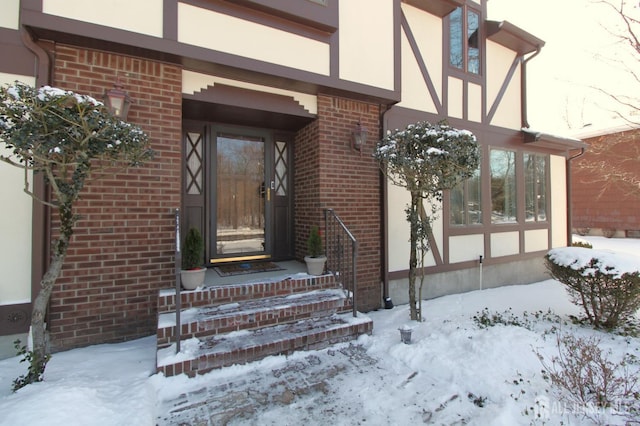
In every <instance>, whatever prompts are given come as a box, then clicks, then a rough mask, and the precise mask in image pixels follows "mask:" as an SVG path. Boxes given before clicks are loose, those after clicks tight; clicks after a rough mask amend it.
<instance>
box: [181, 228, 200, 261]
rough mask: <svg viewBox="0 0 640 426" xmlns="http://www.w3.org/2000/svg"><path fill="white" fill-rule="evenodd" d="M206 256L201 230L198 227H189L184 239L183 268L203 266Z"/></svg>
mask: <svg viewBox="0 0 640 426" xmlns="http://www.w3.org/2000/svg"><path fill="white" fill-rule="evenodd" d="M203 257H204V241H203V240H202V235H201V234H200V231H198V229H196V228H189V231H187V236H186V237H185V239H184V250H183V251H182V269H184V270H186V271H189V270H192V269H199V268H201V267H202V259H203Z"/></svg>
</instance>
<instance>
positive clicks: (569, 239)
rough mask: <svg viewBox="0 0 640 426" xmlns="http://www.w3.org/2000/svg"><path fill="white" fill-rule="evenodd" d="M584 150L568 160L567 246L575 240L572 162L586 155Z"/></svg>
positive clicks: (581, 149)
mask: <svg viewBox="0 0 640 426" xmlns="http://www.w3.org/2000/svg"><path fill="white" fill-rule="evenodd" d="M584 151H585V149H584V148H580V152H579V153H578V154H576V155H574V156H572V157H569V158H567V171H566V173H567V178H566V179H567V246H571V244H572V240H573V209H572V208H571V204H572V203H571V200H572V198H571V186H572V185H571V160H574V159H576V158H578V157H580V156H582V155H584Z"/></svg>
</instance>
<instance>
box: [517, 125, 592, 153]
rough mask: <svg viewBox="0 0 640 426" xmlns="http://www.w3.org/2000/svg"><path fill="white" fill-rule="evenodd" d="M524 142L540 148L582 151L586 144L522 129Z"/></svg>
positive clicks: (576, 140)
mask: <svg viewBox="0 0 640 426" xmlns="http://www.w3.org/2000/svg"><path fill="white" fill-rule="evenodd" d="M522 133H523V134H524V142H525V143H527V144H532V145H535V146H540V147H542V148H550V149H561V148H564V149H567V150H568V149H584V148H586V147H587V144H586V143H584V142H583V141H582V140H581V139H574V138H568V137H563V136H555V135H551V134H549V133H543V132H539V131H537V130H532V129H527V128H523V129H522Z"/></svg>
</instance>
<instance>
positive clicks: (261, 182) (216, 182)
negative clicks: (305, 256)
mask: <svg viewBox="0 0 640 426" xmlns="http://www.w3.org/2000/svg"><path fill="white" fill-rule="evenodd" d="M184 139H185V179H186V182H185V192H184V193H183V205H184V209H185V211H184V214H183V216H184V217H185V222H187V223H185V227H187V226H198V227H200V229H201V230H202V231H203V235H205V242H206V260H207V263H209V264H216V263H221V262H232V261H239V260H256V259H267V258H277V259H284V258H288V257H291V256H292V255H293V223H292V222H293V211H292V210H293V206H292V196H291V178H292V174H291V171H290V164H291V158H292V156H291V147H290V145H291V144H290V140H289V138H288V136H287V135H280V134H277V133H275V132H272V131H269V130H264V129H255V128H249V127H235V126H223V125H213V124H206V123H203V124H200V123H197V124H193V123H188V124H187V123H186V124H185V132H184ZM194 140H201V141H202V144H201V145H198V144H195V143H194ZM195 146H197V147H200V149H201V151H198V150H196V149H195V148H194V147H195ZM200 161H201V162H202V165H201V166H200V167H198V163H199V162H200ZM199 171H201V172H199ZM199 173H202V179H201V180H197V179H194V176H195V177H199V176H200V174H199ZM189 181H192V182H193V181H198V182H200V181H201V182H202V190H201V191H195V189H194V185H193V183H192V184H191V185H189ZM194 193H197V194H202V195H201V196H194ZM189 222H193V224H189Z"/></svg>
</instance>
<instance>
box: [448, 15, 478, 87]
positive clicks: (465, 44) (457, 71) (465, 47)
mask: <svg viewBox="0 0 640 426" xmlns="http://www.w3.org/2000/svg"><path fill="white" fill-rule="evenodd" d="M458 9H461V17H462V29H461V31H462V54H463V55H462V56H463V58H462V59H463V60H462V68H458V67H456V66H455V65H452V64H451V16H452V14H453V12H455V11H456V10H458ZM469 11H472V12H474V13H476V14H477V15H478V29H477V32H478V51H479V52H478V73H477V74H476V73H473V72H470V71H468V67H469V64H468V63H469V41H468V38H467V36H466V33H467V31H468V29H467V28H468V14H469ZM445 21H446V24H445V25H443V30H444V40H445V51H446V52H445V55H444V56H445V62H446V64H447V65H446V68H447V69H448V70H449V75H452V76H455V77H459V78H462V79H465V80H469V81H474V82H477V83H481V82H482V81H483V76H484V64H485V51H486V43H485V25H484V15H483V10H482V8H481V7H477V5H469V4H464V5H460V6H459V7H457V8H456V9H454V10H453V11H452V12H451V13H449V14H448V15H447V17H446V19H445Z"/></svg>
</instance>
